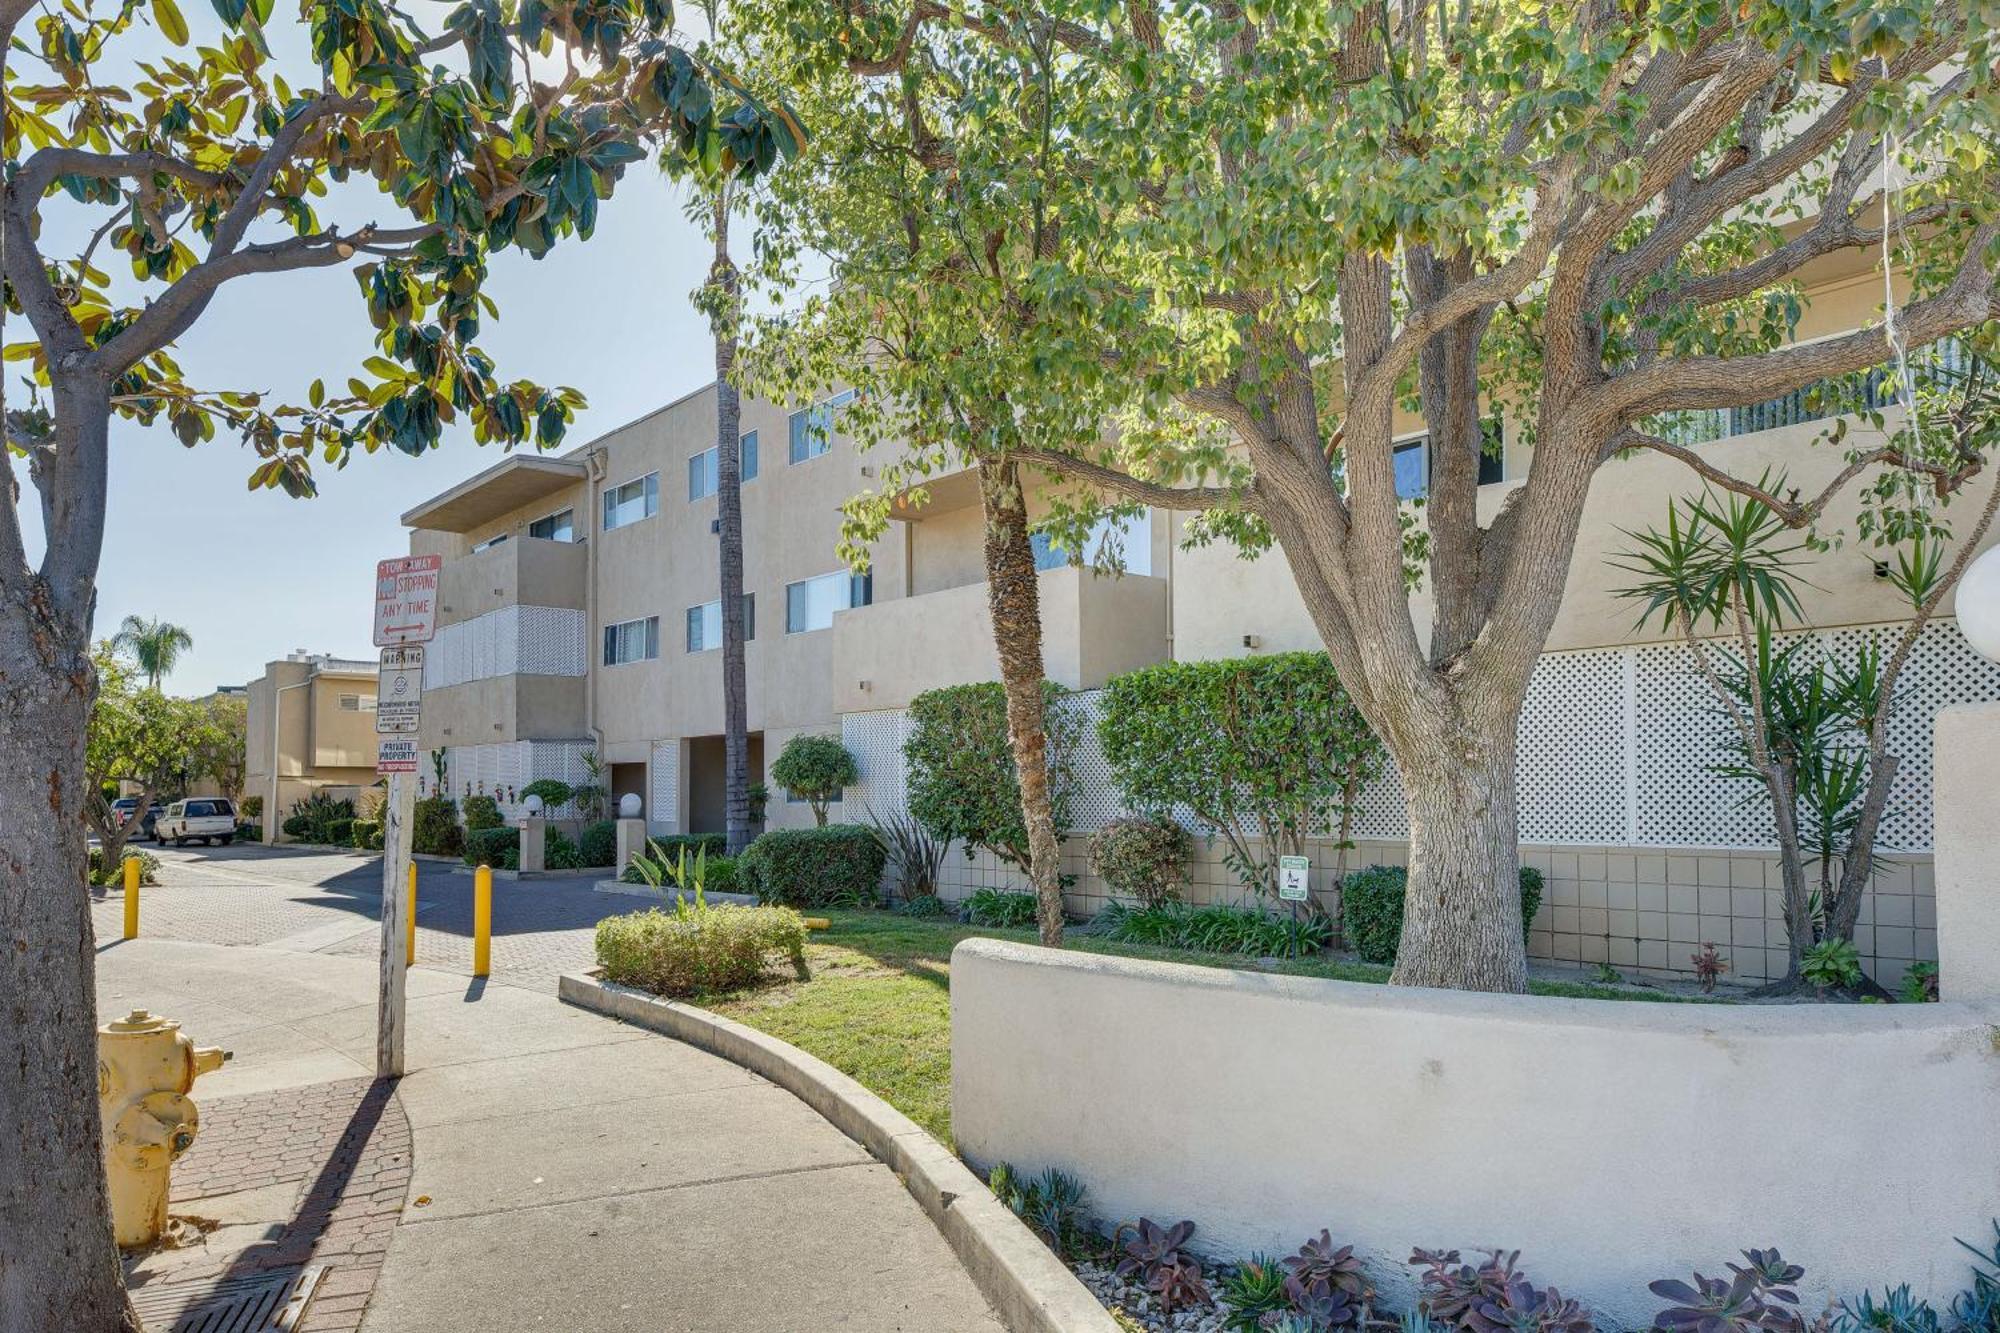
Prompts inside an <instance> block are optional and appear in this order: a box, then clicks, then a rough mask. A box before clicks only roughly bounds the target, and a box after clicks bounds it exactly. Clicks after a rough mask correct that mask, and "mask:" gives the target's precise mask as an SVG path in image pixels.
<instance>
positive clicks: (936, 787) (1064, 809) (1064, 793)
mask: <svg viewBox="0 0 2000 1333" xmlns="http://www.w3.org/2000/svg"><path fill="white" fill-rule="evenodd" d="M1042 724H1043V731H1044V733H1045V734H1046V736H1047V738H1048V750H1047V753H1048V768H1049V815H1050V818H1051V819H1053V820H1054V821H1055V826H1056V837H1057V839H1058V840H1060V839H1062V838H1063V837H1065V836H1066V835H1067V834H1068V833H1069V830H1070V826H1071V805H1072V799H1071V797H1072V793H1071V788H1072V786H1073V785H1074V783H1073V772H1072V759H1073V756H1074V755H1075V753H1076V747H1077V744H1078V743H1079V741H1080V740H1081V738H1082V733H1083V714H1082V713H1081V712H1079V711H1078V709H1077V707H1076V705H1075V702H1074V701H1073V700H1071V699H1070V697H1069V695H1068V693H1067V692H1066V691H1065V690H1064V689H1063V688H1062V687H1061V686H1060V685H1056V684H1053V683H1051V682H1049V681H1044V682H1042ZM909 725H910V732H909V738H908V739H907V740H905V741H904V742H903V759H904V761H905V763H906V765H907V768H906V771H905V783H906V785H907V787H908V791H909V809H910V813H911V814H912V815H915V816H916V818H917V822H919V823H920V824H922V825H923V826H924V828H925V829H927V830H928V831H929V832H930V834H931V836H932V837H934V838H936V839H938V840H939V841H940V842H963V843H964V844H965V845H966V851H967V854H968V855H970V854H971V851H972V849H973V848H974V847H983V848H985V849H986V850H988V851H990V852H992V853H993V854H994V855H995V856H997V857H999V858H1000V859H1001V860H1003V861H1005V862H1007V864H1009V865H1011V866H1014V867H1015V868H1017V869H1019V870H1021V871H1023V872H1026V871H1027V870H1028V869H1029V868H1030V866H1029V862H1030V859H1031V858H1030V856H1029V853H1028V830H1027V826H1026V824H1025V823H1024V822H1023V821H1022V819H1021V784H1020V781H1019V779H1018V778H1017V776H1016V774H1015V772H1014V747H1013V743H1012V741H1011V740H1010V739H1009V738H1008V735H1007V693H1006V691H1005V690H1004V689H1002V688H1001V686H1000V683H999V682H998V681H987V682H985V683H983V684H978V685H949V686H945V687H944V688H942V689H935V690H925V691H924V692H923V693H922V694H919V695H918V696H917V697H916V698H914V699H912V700H911V701H910V711H909Z"/></svg>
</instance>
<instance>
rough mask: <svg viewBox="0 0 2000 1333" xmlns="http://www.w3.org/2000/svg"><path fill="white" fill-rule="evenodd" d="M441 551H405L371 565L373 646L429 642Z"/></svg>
mask: <svg viewBox="0 0 2000 1333" xmlns="http://www.w3.org/2000/svg"><path fill="white" fill-rule="evenodd" d="M443 565H444V557H443V556H441V555H406V556H401V557H399V558H397V559H395V560H382V561H378V562H376V565H375V646H376V647H377V648H393V647H395V646H396V645H397V644H403V643H429V642H430V641H431V638H432V636H433V635H435V634H436V633H437V594H438V570H439V569H440V568H441V567H442V566H443Z"/></svg>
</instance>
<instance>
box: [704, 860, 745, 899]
mask: <svg viewBox="0 0 2000 1333" xmlns="http://www.w3.org/2000/svg"><path fill="white" fill-rule="evenodd" d="M704 887H705V888H706V889H707V891H708V892H710V893H742V892H743V862H742V860H741V859H740V858H737V857H733V856H711V857H710V858H709V859H708V880H707V883H706V885H705V886H704Z"/></svg>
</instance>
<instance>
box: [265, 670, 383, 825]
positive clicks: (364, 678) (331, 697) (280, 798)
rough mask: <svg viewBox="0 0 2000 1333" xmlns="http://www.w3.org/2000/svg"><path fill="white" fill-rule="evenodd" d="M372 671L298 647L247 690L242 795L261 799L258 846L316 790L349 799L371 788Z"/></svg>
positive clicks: (372, 748) (373, 734) (373, 719)
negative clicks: (259, 840) (260, 841)
mask: <svg viewBox="0 0 2000 1333" xmlns="http://www.w3.org/2000/svg"><path fill="white" fill-rule="evenodd" d="M375 682H376V664H375V663H374V662H372V661H365V660H360V659H353V658H343V657H333V656H330V655H328V654H325V653H308V652H307V651H306V650H305V649H303V648H301V649H299V650H297V651H296V652H292V653H289V654H287V655H286V656H285V657H283V658H281V659H280V660H278V661H275V662H269V663H266V664H265V667H264V674H263V675H262V676H259V677H258V678H257V679H256V680H253V681H251V682H250V684H249V686H248V687H247V693H248V707H247V709H246V714H245V719H244V748H245V750H246V751H247V752H248V753H247V756H246V763H245V767H244V773H245V777H244V783H243V794H244V796H246V797H250V796H256V797H261V798H262V799H263V802H264V813H263V815H262V816H261V817H260V819H259V821H258V822H259V823H261V824H262V826H263V829H264V841H265V842H267V843H268V842H276V841H279V840H281V837H282V835H281V834H280V832H279V825H280V824H281V823H282V822H283V820H284V817H285V815H286V813H287V812H288V811H290V810H291V808H292V805H293V803H294V802H296V801H299V800H302V799H303V798H305V797H307V796H309V795H311V794H312V793H314V792H316V791H324V792H326V793H327V794H328V795H330V796H333V797H335V798H342V799H352V798H354V797H355V796H356V795H357V794H359V793H360V792H361V790H362V789H364V788H366V787H369V786H371V785H373V784H374V782H375Z"/></svg>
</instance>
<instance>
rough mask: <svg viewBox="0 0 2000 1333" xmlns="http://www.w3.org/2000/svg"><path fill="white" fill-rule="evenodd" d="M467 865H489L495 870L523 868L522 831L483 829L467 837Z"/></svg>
mask: <svg viewBox="0 0 2000 1333" xmlns="http://www.w3.org/2000/svg"><path fill="white" fill-rule="evenodd" d="M465 863H466V864H467V865H469V866H478V865H487V866H492V867H493V868H494V869H495V870H519V869H520V868H521V830H519V829H517V828H483V829H476V830H474V831H473V832H471V833H468V834H466V835H465Z"/></svg>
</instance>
